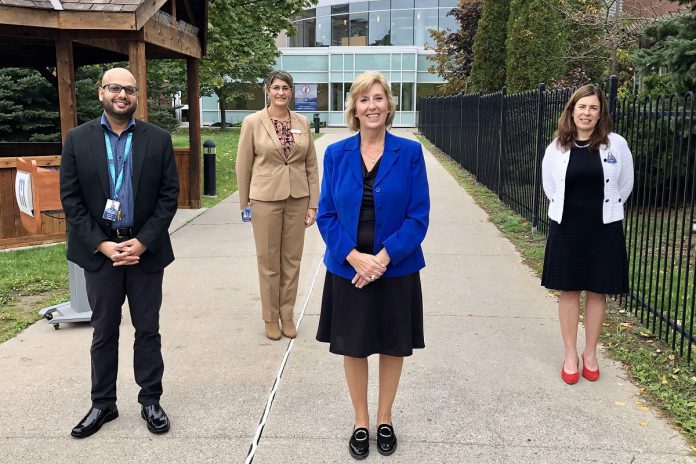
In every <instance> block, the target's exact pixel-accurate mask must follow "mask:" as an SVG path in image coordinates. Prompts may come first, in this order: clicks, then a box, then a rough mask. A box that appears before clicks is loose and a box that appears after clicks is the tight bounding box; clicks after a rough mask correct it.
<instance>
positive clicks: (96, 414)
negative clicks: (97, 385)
mask: <svg viewBox="0 0 696 464" xmlns="http://www.w3.org/2000/svg"><path fill="white" fill-rule="evenodd" d="M117 417H118V409H117V408H116V405H115V404H112V405H111V406H109V407H107V408H106V409H97V408H94V407H93V408H90V409H89V412H88V413H87V415H86V416H85V417H83V418H82V420H81V421H80V423H79V424H77V425H76V426H75V427H74V428H73V429H72V432H70V435H72V436H73V437H75V438H86V437H89V436H90V435H93V434H95V433H96V432H98V431H99V429H100V428H101V426H102V425H104V424H105V423H106V422H109V421H112V420H114V419H116V418H117Z"/></svg>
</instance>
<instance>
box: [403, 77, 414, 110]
mask: <svg viewBox="0 0 696 464" xmlns="http://www.w3.org/2000/svg"><path fill="white" fill-rule="evenodd" d="M413 87H414V84H413V82H403V83H402V84H401V111H413Z"/></svg>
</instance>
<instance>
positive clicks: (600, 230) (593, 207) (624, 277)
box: [541, 141, 628, 295]
mask: <svg viewBox="0 0 696 464" xmlns="http://www.w3.org/2000/svg"><path fill="white" fill-rule="evenodd" d="M578 143H583V142H580V141H578ZM604 182H605V179H604V172H603V170H602V160H601V158H600V157H599V153H598V152H597V151H592V150H590V149H589V148H575V147H574V148H572V149H571V151H570V160H569V162H568V169H567V171H566V176H565V200H564V204H563V217H562V219H561V223H560V224H559V223H558V222H556V221H553V220H551V221H550V224H549V235H548V238H547V240H546V253H545V255H544V271H543V274H542V277H541V285H543V286H544V287H546V288H549V289H553V290H565V291H581V290H589V291H591V292H596V293H605V294H610V295H617V294H621V293H626V292H628V259H627V256H626V241H625V238H624V232H623V223H622V221H616V222H611V223H609V224H604V223H603V221H602V205H603V202H604Z"/></svg>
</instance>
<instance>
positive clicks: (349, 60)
mask: <svg viewBox="0 0 696 464" xmlns="http://www.w3.org/2000/svg"><path fill="white" fill-rule="evenodd" d="M343 66H345V68H344V69H345V70H346V71H351V70H352V69H353V55H352V54H346V55H344V56H343Z"/></svg>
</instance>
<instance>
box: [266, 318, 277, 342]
mask: <svg viewBox="0 0 696 464" xmlns="http://www.w3.org/2000/svg"><path fill="white" fill-rule="evenodd" d="M266 337H268V338H270V339H271V340H280V326H279V325H278V321H275V322H266Z"/></svg>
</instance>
